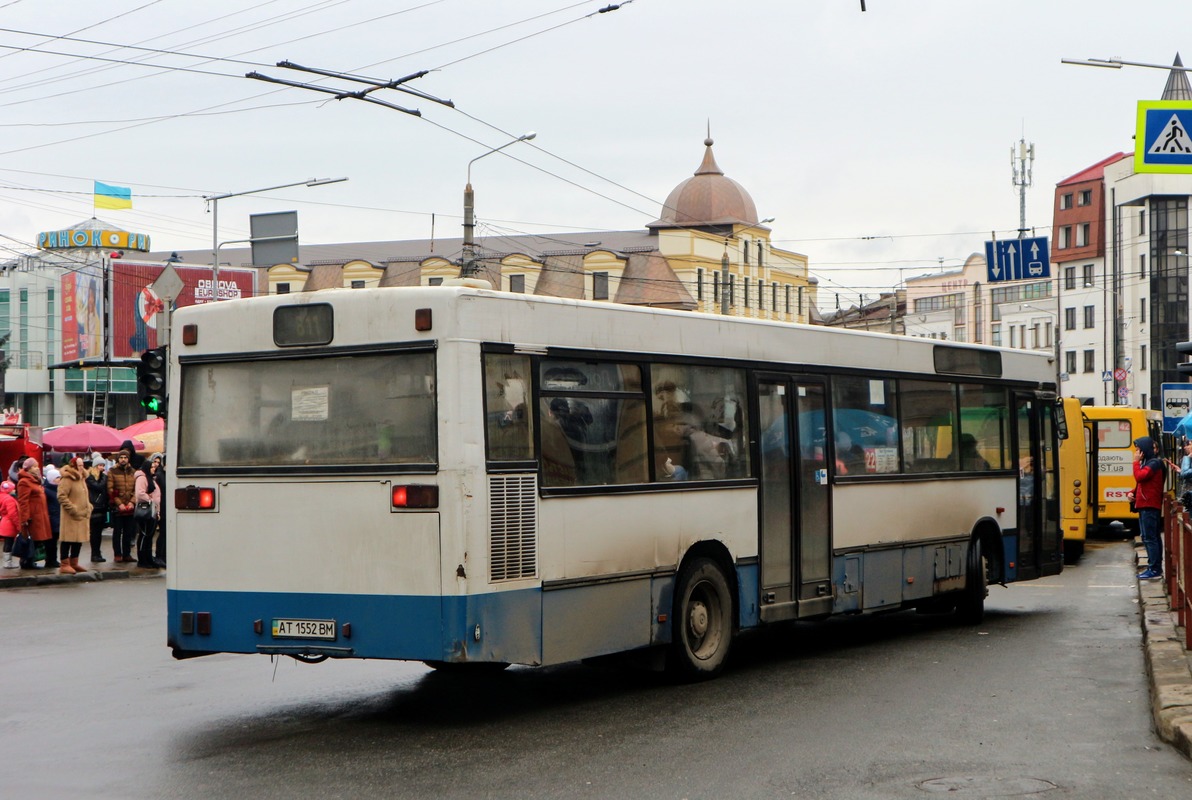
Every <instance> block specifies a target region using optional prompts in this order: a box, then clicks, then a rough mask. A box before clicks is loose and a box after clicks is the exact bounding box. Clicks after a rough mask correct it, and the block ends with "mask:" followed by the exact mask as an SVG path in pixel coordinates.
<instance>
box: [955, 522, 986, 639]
mask: <svg viewBox="0 0 1192 800" xmlns="http://www.w3.org/2000/svg"><path fill="white" fill-rule="evenodd" d="M988 594H989V573H988V567H987V564H986V561H985V554H984V552H983V551H982V548H981V539H980V537H976V538H974V539H973V541H972V544H970V545H969V552H968V562H967V564H966V566H965V580H964V589H963V590H962V591H961V592H960V599H959V600H957V601H956V619H957V621H958V622H960V624H962V625H980V624H981V621H982V620H984V619H985V597H986V596H987V595H988Z"/></svg>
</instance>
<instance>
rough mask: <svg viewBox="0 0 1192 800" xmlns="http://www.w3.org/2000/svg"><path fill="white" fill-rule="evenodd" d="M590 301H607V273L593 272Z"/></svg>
mask: <svg viewBox="0 0 1192 800" xmlns="http://www.w3.org/2000/svg"><path fill="white" fill-rule="evenodd" d="M592 299H593V300H607V299H608V273H607V272H593V273H592Z"/></svg>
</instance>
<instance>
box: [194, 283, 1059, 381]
mask: <svg viewBox="0 0 1192 800" xmlns="http://www.w3.org/2000/svg"><path fill="white" fill-rule="evenodd" d="M314 304H327V305H330V306H331V307H332V308H333V313H334V315H335V318H336V322H335V329H334V338H333V340H332V341H331V342H330V343H329V344H328V345H327V347H332V348H334V347H352V346H354V347H361V346H369V345H376V344H380V343H394V344H396V343H399V342H401V343H406V342H416V341H420V340H426V341H432V340H434V341H450V340H471V341H477V342H503V343H508V344H512V345H514V346H515V347H519V348H522V349H526V350H529V351H536V352H546V351H548V350H550V349H575V350H587V349H596V350H600V351H602V352H604V353H611V352H625V353H642V354H683V355H688V356H702V357H707V358H719V359H742V360H755V361H770V362H773V363H775V364H776V365H778V364H782V365H791V364H813V365H816V366H821V365H827V366H833V367H843V368H857V369H870V370H873V369H876V370H882V371H886V372H908V373H920V374H921V373H927V374H931V373H935V372H939V373H940V374H950V375H956V374H972V375H974V377H980V376H981V375H988V373H981V372H967V371H959V372H958V371H948V370H946V369H937V363H939V362H938V356H937V354H938V353H940V352H941V351H948V352H953V353H961V354H981V353H985V354H995V355H994V356H993V359H994V360H995V361H1000V377H1004V378H1007V379H1014V380H1020V381H1027V382H1030V383H1032V384H1035V385H1037V386H1042V385H1043V384H1046V383H1051V384H1054V379H1055V369H1054V365H1053V363H1052V361H1051V358H1050V356H1048V355H1047V354H1043V353H1039V352H1034V351H1027V350H1015V349H1008V348H1000V347H991V346H987V345H974V344H964V343H956V342H941V341H939V340H932V339H922V338H917V337H911V336H901V335H894V334H889V333H878V332H870V331H853V330H842V329H839V328H830V327H826V326H820V325H805V324H798V323H788V322H777V321H771V320H762V319H749V318H742V317H735V316H733V317H725V316H720V315H716V314H704V313H700V312H691V311H677V310H671V309H658V308H643V307H639V306H630V305H625V304H616V303H609V302H601V301H591V300H573V299H564V298H556V297H539V296H535V295H525V294H517V293H512V292H502V291H496V290H491V289H481V288H475V287H469V286H426V287H387V288H372V289H326V290H321V291H318V292H304V293H295V294H280V295H266V296H262V297H256V298H246V299H240V300H231V301H225V302H220V303H205V304H202V305H196V306H190V307H187V308H181V309H179V310H178V311H177V312H176V313H175V315H174V331H175V333H174V337H173V340H174V341H175V342H181V341H182V338H183V337H182V336H181V332H182V328H183V326H185V325H195V326H197V327H196V330H197V331H198V339H197V343H196V344H195V345H192V346H187V345H182V346H180V347H177V348H176V351H177V354H178V355H179V356H181V357H182V358H186V357H187V356H191V355H194V356H198V355H203V356H210V355H215V354H219V353H227V354H232V353H242V352H269V351H276V350H289V349H291V348H284V347H278V346H276V345H275V344H274V338H273V327H272V325H273V323H272V319H273V313H274V311H273V310H274V309H276V308H279V307H282V306H294V305H314ZM419 308H428V309H430V310H431V312H432V319H433V325H432V328H431V329H430V330H428V331H424V332H418V331H416V330H415V328H414V312H415V310H416V309H419ZM973 358H974V359H976V360H981V359H982V357H981V356H977V355H974V356H973ZM962 360H964V359H963V358H962ZM987 363H988V362H987ZM994 377H997V376H994Z"/></svg>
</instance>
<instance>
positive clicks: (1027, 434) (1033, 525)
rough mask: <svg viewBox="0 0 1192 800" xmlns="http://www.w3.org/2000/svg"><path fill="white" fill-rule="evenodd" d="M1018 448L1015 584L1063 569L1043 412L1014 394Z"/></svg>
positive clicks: (1047, 419)
mask: <svg viewBox="0 0 1192 800" xmlns="http://www.w3.org/2000/svg"><path fill="white" fill-rule="evenodd" d="M1014 405H1015V427H1016V428H1017V436H1016V441H1017V448H1018V452H1017V455H1018V552H1017V554H1016V556H1015V557H1013V558H1011V559H1010V560H1011V561H1013V562H1015V563H1016V567H1017V578H1016V579H1017V580H1030V579H1032V578H1038V577H1040V576H1042V575H1054V574H1056V573H1058V572H1059V571H1060V570H1061V569H1062V568H1063V558H1062V553H1063V530H1062V529H1061V527H1060V521H1059V497H1058V492H1057V480H1056V475H1057V471H1058V465H1057V463H1056V437H1055V429H1054V425H1053V421H1052V417H1051V414H1050V412H1049V409H1048V408H1046V407H1045V404H1044V403H1043V402H1042V401H1040V400H1039V399H1037V398H1035V397H1033V396H1031V395H1027V394H1016V395H1015V398H1014Z"/></svg>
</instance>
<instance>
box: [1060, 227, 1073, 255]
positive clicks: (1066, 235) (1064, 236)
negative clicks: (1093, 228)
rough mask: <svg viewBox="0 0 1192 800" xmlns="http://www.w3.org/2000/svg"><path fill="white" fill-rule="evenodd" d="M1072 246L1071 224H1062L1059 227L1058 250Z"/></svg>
mask: <svg viewBox="0 0 1192 800" xmlns="http://www.w3.org/2000/svg"><path fill="white" fill-rule="evenodd" d="M1071 246H1072V226H1071V225H1064V226H1063V227H1062V228H1060V247H1059V249H1060V250H1067V249H1068V248H1069V247H1071Z"/></svg>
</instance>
